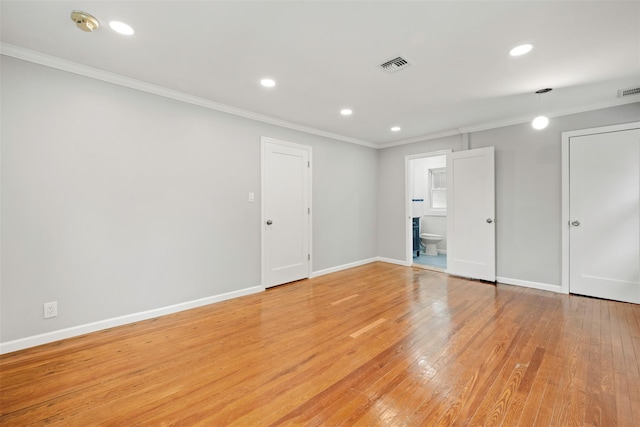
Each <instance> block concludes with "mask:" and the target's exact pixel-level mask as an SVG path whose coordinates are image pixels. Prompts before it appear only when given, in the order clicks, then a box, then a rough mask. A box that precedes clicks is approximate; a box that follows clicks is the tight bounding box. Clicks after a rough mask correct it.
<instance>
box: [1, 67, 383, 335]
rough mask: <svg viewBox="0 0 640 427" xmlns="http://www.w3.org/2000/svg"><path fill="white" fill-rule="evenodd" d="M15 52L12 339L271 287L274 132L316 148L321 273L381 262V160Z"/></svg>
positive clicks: (9, 198) (9, 162)
mask: <svg viewBox="0 0 640 427" xmlns="http://www.w3.org/2000/svg"><path fill="white" fill-rule="evenodd" d="M0 58H1V60H2V62H1V67H2V68H1V72H2V81H1V90H2V100H1V101H2V105H1V106H2V130H1V132H2V133H1V142H2V159H1V162H2V163H1V168H2V169H1V173H2V176H1V186H2V188H1V191H2V194H1V197H2V211H1V221H2V272H1V279H2V283H1V296H2V297H1V298H2V299H1V301H0V307H1V311H2V313H1V316H0V323H1V325H0V341H1V342H5V343H6V342H7V341H12V340H16V339H20V338H24V337H29V336H33V335H36V334H43V333H47V332H51V331H57V330H61V329H64V328H73V327H77V326H78V325H83V324H87V323H90V322H99V321H101V320H104V319H110V318H114V317H117V316H127V315H130V314H132V313H138V312H143V311H145V310H154V309H158V308H161V307H167V306H171V305H174V304H180V303H183V302H187V301H193V300H197V299H200V298H207V297H210V296H214V295H220V294H225V293H229V292H231V293H233V292H237V291H241V290H245V289H248V288H252V287H256V286H259V285H260V137H261V136H268V137H272V138H277V139H281V140H286V141H292V142H297V143H301V144H307V145H310V146H312V147H313V158H314V167H313V208H314V213H313V219H314V225H313V257H314V258H313V266H314V270H315V271H318V270H322V269H326V268H330V267H336V266H340V265H343V264H348V263H352V262H357V261H361V260H364V259H369V258H372V257H375V256H376V255H377V246H376V206H377V205H376V182H377V152H376V150H374V149H370V148H366V147H361V146H357V145H353V144H348V143H344V142H341V141H335V140H331V139H328V138H323V137H319V136H314V135H310V134H306V133H302V132H298V131H294V130H289V129H284V128H281V127H277V126H273V125H268V124H264V123H260V122H256V121H252V120H249V119H245V118H241V117H237V116H232V115H228V114H224V113H220V112H217V111H212V110H209V109H205V108H202V107H198V106H194V105H190V104H185V103H181V102H178V101H174V100H170V99H166V98H163V97H159V96H155V95H151V94H148V93H144V92H139V91H136V90H132V89H128V88H124V87H121V86H116V85H112V84H109V83H105V82H102V81H97V80H93V79H90V78H86V77H81V76H78V75H75V74H71V73H67V72H63V71H59V70H55V69H52V68H47V67H43V66H40V65H35V64H32V63H29V62H24V61H20V60H17V59H13V58H8V57H4V56H2V57H0ZM250 191H252V192H255V193H256V201H255V203H248V202H247V193H248V192H250ZM47 301H57V302H58V308H59V315H58V317H56V318H53V319H47V320H44V319H43V316H42V304H43V303H44V302H47Z"/></svg>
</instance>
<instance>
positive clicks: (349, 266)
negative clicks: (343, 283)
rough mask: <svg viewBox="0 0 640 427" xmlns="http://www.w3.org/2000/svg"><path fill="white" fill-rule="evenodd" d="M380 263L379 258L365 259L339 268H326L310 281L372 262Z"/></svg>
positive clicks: (316, 272)
mask: <svg viewBox="0 0 640 427" xmlns="http://www.w3.org/2000/svg"><path fill="white" fill-rule="evenodd" d="M376 261H378V258H369V259H363V260H360V261H355V262H350V263H349V264H343V265H339V266H337V267H331V268H325V269H324V270H318V271H314V272H313V273H311V276H310V277H309V278H310V279H313V278H314V277H318V276H324V275H325V274H330V273H335V272H337V271H342V270H347V269H349V268H353V267H360V266H361V265H365V264H371V263H372V262H376Z"/></svg>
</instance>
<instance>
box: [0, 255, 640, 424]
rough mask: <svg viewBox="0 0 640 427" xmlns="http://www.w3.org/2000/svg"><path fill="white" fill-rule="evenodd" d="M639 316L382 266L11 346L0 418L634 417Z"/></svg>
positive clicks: (624, 309)
mask: <svg viewBox="0 0 640 427" xmlns="http://www.w3.org/2000/svg"><path fill="white" fill-rule="evenodd" d="M381 319H385V320H384V321H381ZM638 319H640V306H636V305H632V304H626V303H618V302H613V301H603V300H598V299H594V298H586V297H580V296H574V295H561V294H552V293H547V292H544V291H538V290H533V289H526V288H521V287H514V286H507V285H500V284H499V285H497V286H494V285H490V284H486V283H481V282H476V281H470V280H465V279H462V278H455V277H449V276H448V275H446V274H443V273H437V272H432V271H429V270H423V269H413V268H409V267H403V266H397V265H391V264H386V263H380V262H377V263H372V264H368V265H365V266H361V267H356V268H353V269H349V270H344V271H341V272H337V273H333V274H329V275H325V276H321V277H317V278H314V279H311V280H303V281H299V282H294V283H291V284H288V285H284V286H280V287H276V288H272V289H269V290H268V291H266V292H262V293H259V294H253V295H248V296H245V297H241V298H237V299H234V300H228V301H224V302H221V303H217V304H212V305H209V306H205V307H199V308H197V309H193V310H188V311H184V312H180V313H174V314H171V315H168V316H163V317H160V318H156V319H150V320H147V321H143V322H138V323H135V324H130V325H125V326H122V327H118V328H113V329H109V330H104V331H99V332H96V333H93V334H88V335H85V336H82V337H75V338H71V339H68V340H63V341H60V342H56V343H51V344H47V345H44V346H40V347H35V348H32V349H27V350H23V351H18V352H15V353H10V354H6V355H2V356H0V425H2V426H30V425H48V426H82V427H84V426H88V425H100V426H123V425H127V426H135V425H145V426H146V425H189V426H192V425H193V426H195V425H207V426H209V425H237V426H269V425H273V426H277V425H305V426H306V425H317V426H337V425H362V426H392V425H393V426H397V425H404V426H417V425H419V426H430V425H441V426H450V425H487V426H488V425H503V426H512V425H520V426H530V425H534V424H535V425H540V426H551V425H563V426H564V425H587V424H590V425H602V426H609V425H620V426H636V425H640V351H639V350H640V348H639V346H640V326H639V323H638ZM354 333H358V335H357V337H356V338H352V337H350V335H352V334H354Z"/></svg>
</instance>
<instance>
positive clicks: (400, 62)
mask: <svg viewBox="0 0 640 427" xmlns="http://www.w3.org/2000/svg"><path fill="white" fill-rule="evenodd" d="M409 65H411V64H410V63H409V61H408V60H407V59H405V58H403V57H401V56H398V57H396V58H393V59H390V60H388V61H386V62H384V63H382V64H380V67H381V68H382V69H383V70H385V71H386V72H387V73H395V72H396V71H400V70H404V69H405V68H407V67H408V66H409Z"/></svg>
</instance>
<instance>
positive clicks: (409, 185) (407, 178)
mask: <svg viewBox="0 0 640 427" xmlns="http://www.w3.org/2000/svg"><path fill="white" fill-rule="evenodd" d="M452 152H453V150H452V149H450V148H447V149H446V150H439V151H431V152H428V153H419V154H408V155H406V156H404V202H405V203H404V205H405V206H404V239H405V258H404V265H406V266H407V267H410V266H411V265H412V264H413V235H412V228H411V227H412V218H411V212H412V206H411V199H412V194H411V193H412V192H413V176H412V175H411V172H413V170H412V169H411V167H410V165H411V161H412V160H417V159H425V158H427V157H437V156H446V155H447V154H450V153H452ZM448 214H449V210H448V208H447V215H448ZM447 238H448V236H447Z"/></svg>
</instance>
